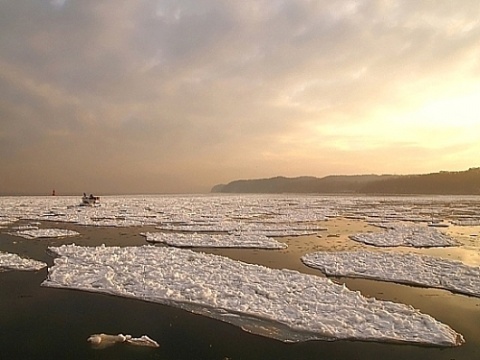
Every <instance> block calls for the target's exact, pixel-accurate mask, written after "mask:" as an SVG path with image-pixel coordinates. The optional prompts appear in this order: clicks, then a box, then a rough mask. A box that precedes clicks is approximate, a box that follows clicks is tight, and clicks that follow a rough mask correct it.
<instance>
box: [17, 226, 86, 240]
mask: <svg viewBox="0 0 480 360" xmlns="http://www.w3.org/2000/svg"><path fill="white" fill-rule="evenodd" d="M11 234H12V235H15V236H20V237H23V238H25V239H38V238H63V237H69V236H77V235H80V233H78V232H77V231H73V230H67V229H34V228H33V229H32V228H28V229H25V230H18V231H15V232H13V233H11Z"/></svg>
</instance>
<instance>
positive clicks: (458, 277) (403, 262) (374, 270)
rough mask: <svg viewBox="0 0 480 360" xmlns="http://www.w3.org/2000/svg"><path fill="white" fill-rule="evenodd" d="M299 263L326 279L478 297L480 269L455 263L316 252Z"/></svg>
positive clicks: (374, 253)
mask: <svg viewBox="0 0 480 360" xmlns="http://www.w3.org/2000/svg"><path fill="white" fill-rule="evenodd" d="M302 261H303V263H304V264H306V265H307V266H310V267H313V268H317V269H319V270H320V271H322V272H323V273H325V274H327V275H332V276H346V277H361V278H370V279H376V280H383V281H393V282H398V283H405V284H413V285H419V286H425V287H434V288H440V289H446V290H450V291H452V292H456V293H461V294H466V295H471V296H476V297H480V267H474V266H468V265H465V264H463V263H462V262H460V261H456V260H448V259H442V258H436V257H432V256H427V255H420V254H399V253H387V252H380V251H344V252H331V251H320V252H315V253H311V254H307V255H304V256H303V257H302Z"/></svg>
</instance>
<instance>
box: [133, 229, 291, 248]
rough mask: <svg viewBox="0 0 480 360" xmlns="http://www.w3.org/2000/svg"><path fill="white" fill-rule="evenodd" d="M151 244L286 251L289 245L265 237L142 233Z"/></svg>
mask: <svg viewBox="0 0 480 360" xmlns="http://www.w3.org/2000/svg"><path fill="white" fill-rule="evenodd" d="M142 235H143V236H145V237H146V240H147V241H148V242H151V243H164V244H167V245H170V246H176V247H205V248H206V247H216V248H219V247H221V248H259V249H285V248H286V247H287V244H284V243H281V242H278V241H277V240H274V239H272V238H269V237H267V236H264V235H253V234H252V235H251V234H243V235H242V234H240V235H228V234H205V233H201V234H199V233H188V234H184V233H160V232H156V233H151V232H147V233H142Z"/></svg>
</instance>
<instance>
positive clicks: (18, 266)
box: [0, 251, 47, 272]
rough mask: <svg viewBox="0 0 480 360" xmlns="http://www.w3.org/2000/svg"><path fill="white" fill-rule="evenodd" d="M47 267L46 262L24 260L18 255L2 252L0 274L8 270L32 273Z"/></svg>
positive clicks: (0, 255) (0, 253) (0, 254)
mask: <svg viewBox="0 0 480 360" xmlns="http://www.w3.org/2000/svg"><path fill="white" fill-rule="evenodd" d="M45 266H47V264H45V263H44V262H41V261H37V260H33V259H26V258H22V257H20V256H19V255H17V254H12V253H6V252H1V251H0V272H2V271H7V270H22V271H32V270H40V269H42V268H44V267H45Z"/></svg>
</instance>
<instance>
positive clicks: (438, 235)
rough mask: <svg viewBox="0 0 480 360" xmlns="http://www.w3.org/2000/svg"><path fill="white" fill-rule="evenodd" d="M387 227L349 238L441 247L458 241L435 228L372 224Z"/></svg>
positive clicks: (387, 245)
mask: <svg viewBox="0 0 480 360" xmlns="http://www.w3.org/2000/svg"><path fill="white" fill-rule="evenodd" d="M374 225H376V226H379V227H383V228H385V229H387V230H386V231H383V232H378V233H360V234H355V235H351V236H350V239H352V240H354V241H357V242H363V243H365V244H367V245H374V246H383V247H389V246H413V247H442V246H457V245H459V244H460V243H459V242H458V241H457V240H455V239H454V238H452V237H451V236H448V235H446V234H444V233H442V232H441V231H439V230H438V229H436V228H431V227H427V226H422V225H406V224H403V223H387V224H382V223H378V224H374Z"/></svg>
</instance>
